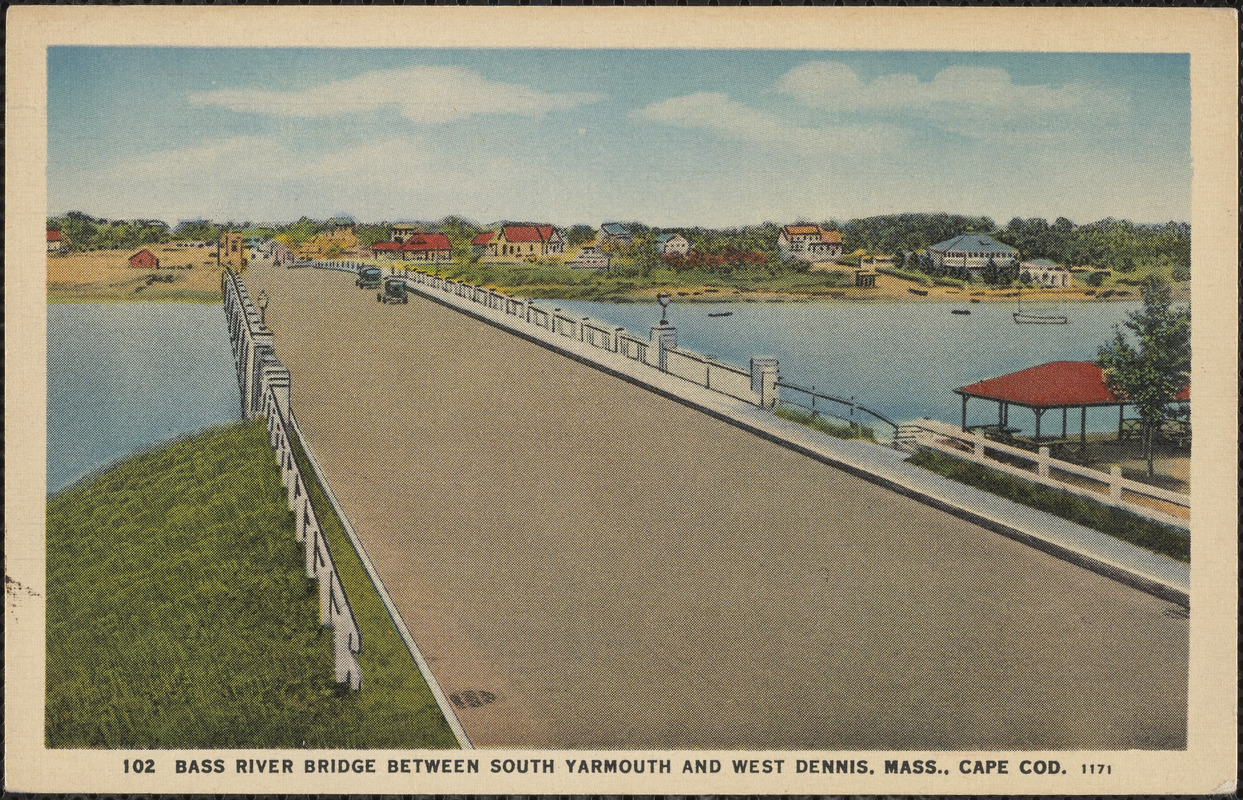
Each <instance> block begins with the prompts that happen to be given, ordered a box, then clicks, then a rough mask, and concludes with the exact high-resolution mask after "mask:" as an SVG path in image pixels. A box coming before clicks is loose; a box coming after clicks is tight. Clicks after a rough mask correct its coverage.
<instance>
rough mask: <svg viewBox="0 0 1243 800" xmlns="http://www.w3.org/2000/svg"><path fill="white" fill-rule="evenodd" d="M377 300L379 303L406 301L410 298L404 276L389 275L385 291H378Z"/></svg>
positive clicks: (385, 283)
mask: <svg viewBox="0 0 1243 800" xmlns="http://www.w3.org/2000/svg"><path fill="white" fill-rule="evenodd" d="M375 299H376V302H379V303H404V302H406V301H407V300H409V297H408V296H407V287H406V281H405V279H403V278H397V277H389V278H385V279H384V291H382V292H376V296H375Z"/></svg>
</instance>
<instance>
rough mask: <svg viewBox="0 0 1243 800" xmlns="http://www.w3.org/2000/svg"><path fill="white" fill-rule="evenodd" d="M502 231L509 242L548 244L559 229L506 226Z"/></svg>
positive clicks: (537, 226) (534, 226)
mask: <svg viewBox="0 0 1243 800" xmlns="http://www.w3.org/2000/svg"><path fill="white" fill-rule="evenodd" d="M502 230H503V231H504V232H505V241H507V242H547V241H548V240H550V239H551V238H552V236H553V234H554V233H556V230H557V229H556V228H554V227H553V226H552V225H506V226H505V227H504V228H503V229H502ZM480 244H486V242H480Z"/></svg>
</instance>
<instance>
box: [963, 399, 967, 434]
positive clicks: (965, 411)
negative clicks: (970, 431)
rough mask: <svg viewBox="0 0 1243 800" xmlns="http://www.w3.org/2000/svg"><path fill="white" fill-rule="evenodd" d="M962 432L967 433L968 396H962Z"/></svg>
mask: <svg viewBox="0 0 1243 800" xmlns="http://www.w3.org/2000/svg"><path fill="white" fill-rule="evenodd" d="M962 431H963V433H966V432H967V396H966V395H965V394H964V395H963V396H962Z"/></svg>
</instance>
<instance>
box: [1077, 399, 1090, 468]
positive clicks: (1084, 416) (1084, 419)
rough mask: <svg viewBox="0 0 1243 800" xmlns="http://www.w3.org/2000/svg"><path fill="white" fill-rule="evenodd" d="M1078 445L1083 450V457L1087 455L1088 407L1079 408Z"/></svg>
mask: <svg viewBox="0 0 1243 800" xmlns="http://www.w3.org/2000/svg"><path fill="white" fill-rule="evenodd" d="M1079 445H1080V447H1082V448H1083V455H1084V456H1085V457H1086V456H1087V454H1088V407H1087V406H1081V407H1080V408H1079Z"/></svg>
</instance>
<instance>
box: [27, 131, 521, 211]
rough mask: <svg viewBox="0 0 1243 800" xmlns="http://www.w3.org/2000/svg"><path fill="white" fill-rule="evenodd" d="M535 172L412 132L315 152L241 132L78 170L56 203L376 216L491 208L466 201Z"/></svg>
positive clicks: (506, 190) (505, 189) (512, 193)
mask: <svg viewBox="0 0 1243 800" xmlns="http://www.w3.org/2000/svg"><path fill="white" fill-rule="evenodd" d="M536 177H537V176H536V174H535V172H534V170H533V169H532V168H531V167H530V166H528V165H525V164H519V163H517V162H514V161H513V160H511V159H507V158H502V157H496V156H488V155H481V156H474V157H463V156H462V154H460V153H458V152H457V151H456V149H454V148H446V147H444V146H441V145H438V144H436V143H434V142H431V141H429V140H427V139H425V138H423V137H418V136H400V137H393V138H388V139H383V140H379V141H374V142H366V143H360V144H356V145H352V146H349V147H346V148H343V149H338V150H333V151H319V152H312V153H305V152H300V151H298V150H295V149H294V148H292V147H290V146H289V145H288V144H286V143H285V142H284V141H283V140H281V139H278V138H275V137H266V136H239V137H231V138H222V139H212V140H207V141H205V142H202V143H199V144H195V145H191V146H188V147H183V148H177V149H172V150H164V151H160V152H156V153H152V154H149V155H145V156H142V157H139V158H133V159H126V160H122V161H118V162H113V163H111V164H109V165H106V166H103V167H101V168H99V169H97V170H92V171H87V172H83V173H79V174H76V175H75V176H74V177H73V181H72V199H70V200H68V201H61V203H62V204H63V205H64V206H65V208H66V209H68V208H79V207H81V208H91V209H101V213H103V212H102V210H103V209H107V212H106V215H108V216H115V217H122V218H136V217H154V218H159V219H177V218H179V217H190V216H200V215H202V216H211V217H214V218H217V219H242V218H249V219H263V220H280V219H297V218H298V217H300V216H302V215H303V214H307V215H311V216H315V215H320V216H327V215H329V214H332V213H335V212H336V211H338V210H340V209H345V210H347V211H348V212H349V213H352V214H354V215H356V216H358V217H360V218H364V219H375V220H380V219H392V218H398V217H409V216H439V215H441V214H443V213H449V212H450V211H451V212H453V213H468V214H469V213H480V214H483V213H485V212H486V211H487V210H489V209H485V208H479V207H469V204H470V203H471V202H478V200H477V199H476V198H490V197H493V196H495V195H496V194H498V193H499V194H501V195H504V196H507V197H510V198H514V197H521V187H522V186H524V185H530V184H531V183H532V182H533V181H534V180H535V179H536ZM57 183H63V181H58V182H57ZM66 189H68V187H66ZM50 199H51V200H52V202H53V203H54V204H55V203H56V202H57V201H58V198H57V197H55V196H53V197H52V198H50ZM57 207H59V206H57ZM446 209H447V210H446Z"/></svg>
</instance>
